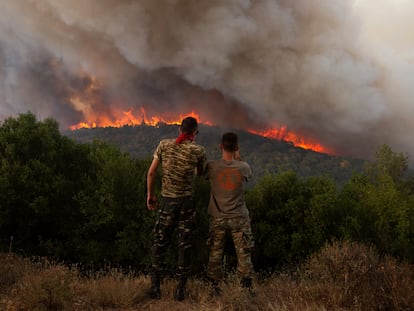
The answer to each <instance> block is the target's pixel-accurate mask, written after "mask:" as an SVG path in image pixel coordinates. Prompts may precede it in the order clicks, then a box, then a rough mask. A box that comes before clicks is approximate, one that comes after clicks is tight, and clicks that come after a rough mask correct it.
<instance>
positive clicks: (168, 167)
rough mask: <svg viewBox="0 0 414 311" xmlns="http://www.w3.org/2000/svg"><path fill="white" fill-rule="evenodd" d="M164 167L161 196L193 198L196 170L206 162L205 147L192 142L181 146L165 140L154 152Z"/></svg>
mask: <svg viewBox="0 0 414 311" xmlns="http://www.w3.org/2000/svg"><path fill="white" fill-rule="evenodd" d="M154 158H156V159H158V160H160V162H161V167H162V186H161V195H162V196H163V197H168V198H183V197H188V196H191V195H192V193H193V191H192V185H193V177H194V172H195V168H196V167H197V166H198V165H200V166H201V167H203V165H204V162H205V160H206V153H205V150H204V147H202V146H200V145H198V144H196V143H194V142H190V141H184V142H182V143H180V144H177V143H176V142H175V139H163V140H161V142H160V143H159V144H158V147H157V149H156V150H155V152H154Z"/></svg>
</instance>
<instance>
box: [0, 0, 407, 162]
mask: <svg viewBox="0 0 414 311" xmlns="http://www.w3.org/2000/svg"><path fill="white" fill-rule="evenodd" d="M0 6H1V8H2V10H1V12H0V121H1V120H4V119H5V118H7V117H9V116H17V115H18V114H19V113H25V112H27V111H31V112H33V113H35V114H36V115H37V116H38V118H39V119H43V118H47V117H52V118H54V119H56V120H57V121H58V122H59V124H60V127H61V128H62V129H67V128H69V127H70V126H71V125H74V124H78V123H80V122H91V121H93V120H94V118H97V116H99V118H101V119H100V120H102V118H108V119H114V118H117V117H118V116H119V113H120V112H122V111H130V112H132V113H133V114H134V113H135V114H136V115H140V113H141V111H142V109H144V110H145V112H146V114H147V115H149V116H151V115H161V116H162V115H180V114H185V113H188V112H189V111H192V110H194V111H196V112H197V113H198V114H199V115H200V116H201V117H202V119H203V120H206V121H207V120H208V121H209V122H211V123H214V124H217V125H221V126H231V127H236V128H241V129H247V128H249V129H256V130H263V129H266V128H274V127H286V128H287V129H289V131H293V132H295V133H297V134H298V135H301V136H304V137H308V138H311V139H313V140H315V141H318V142H320V143H321V144H323V145H324V146H327V147H328V148H329V149H331V150H334V151H335V153H337V154H341V155H347V156H355V157H371V156H373V155H374V153H375V151H376V150H377V149H378V147H379V146H380V145H382V144H388V145H389V146H390V147H391V148H392V149H393V150H394V151H395V152H404V153H406V154H407V155H408V156H409V157H410V161H411V162H413V159H412V158H414V143H413V141H412V138H411V135H412V134H411V133H412V132H413V130H414V114H413V112H414V111H413V110H414V104H413V103H412V100H413V98H414V78H413V73H414V36H413V35H412V34H413V33H414V19H413V18H412V16H414V1H412V0H312V1H310V0H255V1H253V0H199V1H193V0H141V1H136V0H122V1H120V0H59V1H57V0H42V1H35V0H22V1H9V0H0ZM203 120H202V121H203Z"/></svg>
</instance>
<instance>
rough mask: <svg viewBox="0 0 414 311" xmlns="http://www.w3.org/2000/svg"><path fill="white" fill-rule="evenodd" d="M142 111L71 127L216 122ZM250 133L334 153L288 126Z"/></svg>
mask: <svg viewBox="0 0 414 311" xmlns="http://www.w3.org/2000/svg"><path fill="white" fill-rule="evenodd" d="M140 110H141V113H140V115H139V116H135V115H134V114H133V109H130V110H128V111H122V112H120V113H119V114H118V116H115V117H114V120H111V119H110V118H109V117H107V116H104V115H103V116H97V117H95V118H94V120H93V121H91V122H80V123H78V124H75V125H72V126H70V129H71V130H72V131H73V130H77V129H80V128H95V127H122V126H125V125H148V126H157V125H158V124H159V123H164V124H181V120H182V119H183V118H185V117H193V118H195V119H197V120H198V122H199V123H202V124H206V125H210V126H213V125H214V124H213V123H212V122H210V121H206V120H203V119H202V118H201V117H200V115H199V114H198V113H196V112H195V111H191V112H189V113H187V114H180V115H176V116H173V115H166V116H163V117H161V116H150V117H148V115H147V113H146V111H145V109H144V108H143V107H141V108H140ZM247 131H248V132H249V133H252V134H255V135H260V136H263V137H268V138H271V139H276V140H284V141H287V142H291V143H292V144H293V145H294V146H296V147H301V148H304V149H309V150H313V151H316V152H321V153H327V154H334V152H332V151H331V150H329V148H327V147H325V146H323V145H322V144H320V143H317V142H314V141H312V140H310V139H307V138H304V137H301V136H299V135H297V134H295V133H294V132H291V131H289V130H288V129H287V127H285V126H283V127H279V128H269V129H266V130H263V131H258V130H254V129H248V130H247Z"/></svg>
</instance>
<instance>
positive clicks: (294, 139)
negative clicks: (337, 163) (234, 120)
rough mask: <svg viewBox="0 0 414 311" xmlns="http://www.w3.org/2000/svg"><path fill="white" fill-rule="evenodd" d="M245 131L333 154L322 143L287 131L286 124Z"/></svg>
mask: <svg viewBox="0 0 414 311" xmlns="http://www.w3.org/2000/svg"><path fill="white" fill-rule="evenodd" d="M247 131H248V132H249V133H252V134H256V135H260V136H264V137H268V138H272V139H276V140H284V141H287V142H291V143H292V144H293V145H294V146H295V147H301V148H303V149H309V150H313V151H316V152H321V153H327V154H334V152H333V151H332V150H330V149H329V148H327V147H325V146H323V145H322V144H320V143H318V142H314V141H312V140H311V139H308V138H305V137H301V136H299V135H297V134H295V133H294V132H291V131H289V130H288V129H287V127H286V126H282V127H280V128H270V129H267V130H264V131H256V130H253V129H249V130H247Z"/></svg>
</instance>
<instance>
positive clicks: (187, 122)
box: [180, 117, 198, 134]
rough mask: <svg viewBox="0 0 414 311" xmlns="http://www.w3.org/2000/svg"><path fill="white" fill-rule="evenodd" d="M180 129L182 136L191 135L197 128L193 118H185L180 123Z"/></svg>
mask: <svg viewBox="0 0 414 311" xmlns="http://www.w3.org/2000/svg"><path fill="white" fill-rule="evenodd" d="M180 128H181V132H183V133H184V134H192V133H193V132H194V131H196V130H197V128H198V123H197V120H196V119H194V118H193V117H186V118H184V119H183V120H182V121H181V126H180Z"/></svg>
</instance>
